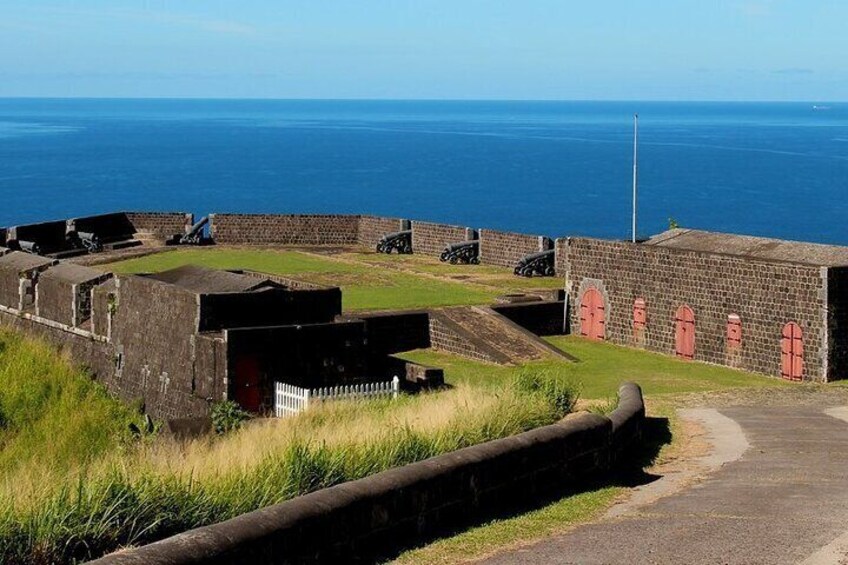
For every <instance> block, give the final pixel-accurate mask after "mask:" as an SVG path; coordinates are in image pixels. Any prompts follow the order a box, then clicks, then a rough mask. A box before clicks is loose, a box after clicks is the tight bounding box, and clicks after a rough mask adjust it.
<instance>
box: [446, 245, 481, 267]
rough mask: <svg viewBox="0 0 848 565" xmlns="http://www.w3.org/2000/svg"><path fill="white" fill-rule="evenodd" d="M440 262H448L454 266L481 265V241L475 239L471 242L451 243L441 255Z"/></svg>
mask: <svg viewBox="0 0 848 565" xmlns="http://www.w3.org/2000/svg"><path fill="white" fill-rule="evenodd" d="M439 260H440V261H442V262H445V261H447V262H449V263H451V264H452V265H455V264H457V263H462V264H464V265H468V264H471V265H477V264H479V263H480V240H479V239H473V240H471V241H462V242H460V243H451V244H450V245H448V246H447V247H445V250H444V251H442V254H441V255H439Z"/></svg>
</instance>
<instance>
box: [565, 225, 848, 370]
mask: <svg viewBox="0 0 848 565" xmlns="http://www.w3.org/2000/svg"><path fill="white" fill-rule="evenodd" d="M566 254H567V262H566V263H567V271H566V291H567V292H568V293H569V296H570V300H571V302H572V304H573V305H574V308H573V309H572V314H571V325H572V332H573V333H577V334H580V335H584V336H586V337H589V338H593V339H604V340H609V341H612V342H615V343H620V344H625V345H633V346H636V347H643V348H646V349H650V350H654V351H659V352H663V353H671V354H674V355H677V356H678V357H681V358H684V359H697V360H700V361H706V362H710V363H717V364H722V365H728V366H731V367H737V368H740V369H745V370H749V371H753V372H757V373H763V374H767V375H777V376H782V377H783V378H786V379H791V380H816V381H830V380H836V379H843V378H846V377H848V247H840V246H833V245H821V244H816V243H803V242H794V241H784V240H777V239H768V238H761V237H752V236H744V235H733V234H724V233H713V232H706V231H699V230H688V229H674V230H669V231H667V232H664V233H661V234H659V235H657V236H654V237H652V238H650V239H649V240H648V241H646V242H644V243H637V244H633V243H626V242H619V241H608V240H600V239H592V238H569V239H568V240H567V244H566Z"/></svg>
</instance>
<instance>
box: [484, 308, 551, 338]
mask: <svg viewBox="0 0 848 565" xmlns="http://www.w3.org/2000/svg"><path fill="white" fill-rule="evenodd" d="M491 308H492V310H494V311H495V312H497V313H498V314H500V315H501V316H503V317H504V318H507V319H509V320H512V321H513V322H515V323H516V324H518V325H519V326H521V327H522V328H524V329H526V330H529V331H531V332H533V333H534V334H536V335H561V334H563V333H564V330H563V327H564V324H565V301H563V300H560V301H557V302H521V303H518V304H498V305H494V306H491Z"/></svg>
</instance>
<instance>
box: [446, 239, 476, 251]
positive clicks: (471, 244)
mask: <svg viewBox="0 0 848 565" xmlns="http://www.w3.org/2000/svg"><path fill="white" fill-rule="evenodd" d="M478 245H480V240H479V239H470V240H468V241H460V242H459V243H449V244H448V245H447V247H445V251H458V250H460V249H465V248H466V247H476V246H478Z"/></svg>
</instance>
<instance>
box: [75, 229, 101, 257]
mask: <svg viewBox="0 0 848 565" xmlns="http://www.w3.org/2000/svg"><path fill="white" fill-rule="evenodd" d="M67 240H68V243H70V244H71V246H73V247H75V248H76V249H85V250H86V251H88V252H89V253H97V252H98V251H103V243H102V242H101V241H100V238H99V237H98V236H97V234H96V233H93V232H86V231H71V232H68V235H67Z"/></svg>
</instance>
